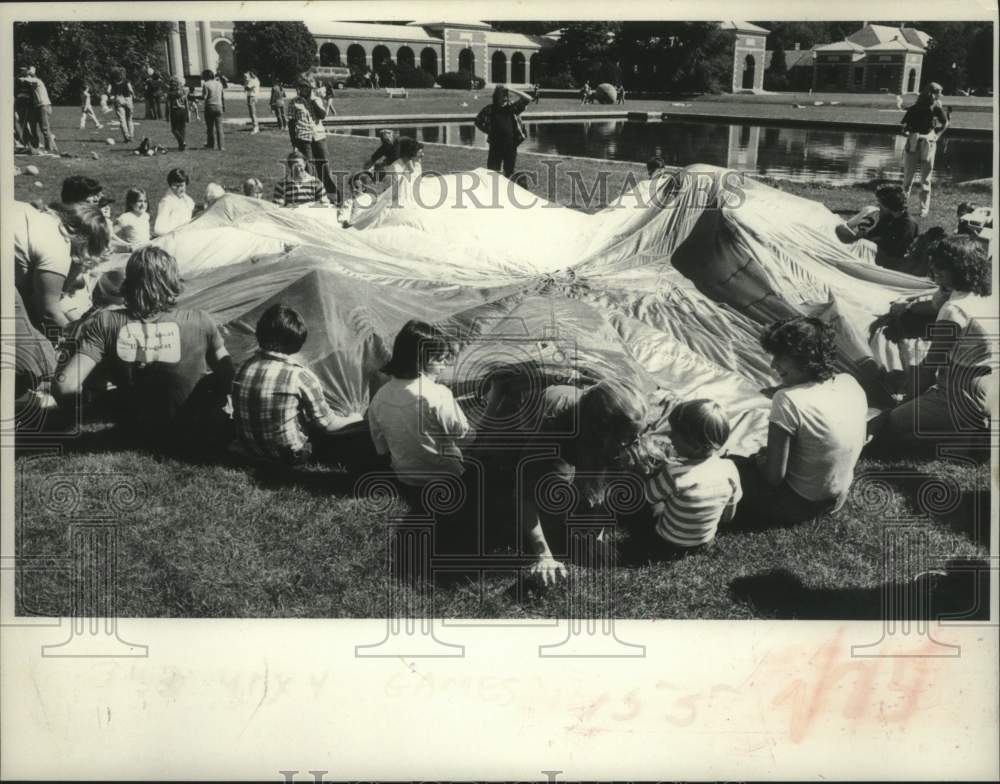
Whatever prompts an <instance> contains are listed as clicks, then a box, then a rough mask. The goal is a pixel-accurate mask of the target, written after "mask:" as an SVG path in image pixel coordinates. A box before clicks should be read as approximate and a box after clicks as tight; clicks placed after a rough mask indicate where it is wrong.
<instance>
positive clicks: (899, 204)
mask: <svg viewBox="0 0 1000 784" xmlns="http://www.w3.org/2000/svg"><path fill="white" fill-rule="evenodd" d="M875 198H876V200H877V201H878V220H877V221H876V222H875V225H874V226H873V227H872V228H871V229H869V230H868V231H867V232H865V231H859V230H858V228H857V227H851V226H850V225H849V224H848V223H842V224H840V225H839V226H837V228H836V233H837V238H838V239H839V240H840V241H841V242H843V243H845V244H850V243H854V242H857V241H858V240H859V239H861V238H862V237H863V238H864V239H867V240H871V241H872V242H874V243H875V247H876V248H877V251H876V253H875V263H876V264H878V265H879V266H880V267H885V268H887V269H891V270H896V271H901V270H902V267H903V258H904V257H905V256H906V251H907V249H908V248H909V247H910V244H911V243H912V242H913V241H914V240H915V239H916V238H917V235H918V234H920V227H919V226H918V225H917V222H916V221H915V220H914V219H913V218H911V217H910V214H909V212H908V211H907V208H906V194H905V193H904V191H903V189H902V188H901V187H900V186H899V185H880V186H879V187H878V188H877V189H876V190H875Z"/></svg>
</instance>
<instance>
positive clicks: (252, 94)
mask: <svg viewBox="0 0 1000 784" xmlns="http://www.w3.org/2000/svg"><path fill="white" fill-rule="evenodd" d="M243 89H244V91H245V92H246V95H247V98H252V99H254V100H255V101H256V100H257V92H258V91H259V90H260V79H258V78H257V77H256V76H249V77H247V81H246V84H245V85H244V87H243Z"/></svg>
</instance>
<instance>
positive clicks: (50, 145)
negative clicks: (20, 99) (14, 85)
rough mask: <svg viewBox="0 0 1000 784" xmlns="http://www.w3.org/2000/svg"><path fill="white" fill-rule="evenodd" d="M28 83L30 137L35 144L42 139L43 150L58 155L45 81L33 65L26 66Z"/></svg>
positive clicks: (50, 105)
mask: <svg viewBox="0 0 1000 784" xmlns="http://www.w3.org/2000/svg"><path fill="white" fill-rule="evenodd" d="M28 83H29V84H30V85H31V90H32V95H31V114H30V121H29V122H30V126H31V135H32V138H33V139H34V140H35V144H36V146H37V145H39V144H41V143H42V141H43V139H44V143H45V151H46V152H49V153H52V154H53V155H58V154H59V148H58V147H57V146H56V137H55V134H53V133H52V101H51V100H50V99H49V91H48V89H46V87H45V82H43V81H42V80H41V79H39V78H38V76H37V75H36V74H35V68H34V66H31V67H29V68H28Z"/></svg>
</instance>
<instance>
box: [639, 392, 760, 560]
mask: <svg viewBox="0 0 1000 784" xmlns="http://www.w3.org/2000/svg"><path fill="white" fill-rule="evenodd" d="M667 420H668V422H669V423H670V440H671V442H672V443H673V446H674V452H675V454H676V457H677V459H676V460H671V461H669V462H668V463H667V464H666V465H664V467H663V468H661V469H660V470H659V471H658V472H657V473H656V474H654V475H653V476H652V477H650V478H649V479H648V480H647V481H646V498H647V500H648V501H649V502H650V504H652V507H653V519H654V521H655V523H656V533H657V534H659V536H660V538H661V539H662V540H663V543H665V545H666V546H665V547H664V548H662V549H663V550H664V553H663V554H664V555H669V554H673V553H681V552H687V551H689V550H692V549H694V548H699V547H702V546H704V545H708V544H711V543H712V542H713V541H714V540H715V533H716V531H717V530H718V528H719V523H720V522H722V523H728V522H729V521H731V520H732V519H733V517H734V516H735V514H736V505H737V504H738V503H739V501H740V498H742V496H743V491H742V488H741V485H740V475H739V472H738V471H737V470H736V465H735V464H734V463H733V461H732V460H725V459H723V458H720V457H719V456H718V453H719V450H720V449H721V448H722V447H723V445H724V444H725V443H726V441H727V440H728V439H729V419H728V418H727V417H726V414H725V412H724V411H723V410H722V407H721V406H719V404H718V403H715V402H713V401H711V400H688V401H685V402H683V403H679V404H678V405H677V406H675V407H674V409H673V410H672V411H671V412H670V415H669V416H668V418H667Z"/></svg>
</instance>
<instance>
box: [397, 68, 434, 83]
mask: <svg viewBox="0 0 1000 784" xmlns="http://www.w3.org/2000/svg"><path fill="white" fill-rule="evenodd" d="M396 84H397V85H398V86H399V87H408V88H411V87H418V88H420V87H433V86H434V76H433V75H432V74H429V73H427V71H425V70H424V69H423V68H413V67H412V66H409V65H401V66H399V76H398V77H397V81H396Z"/></svg>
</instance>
